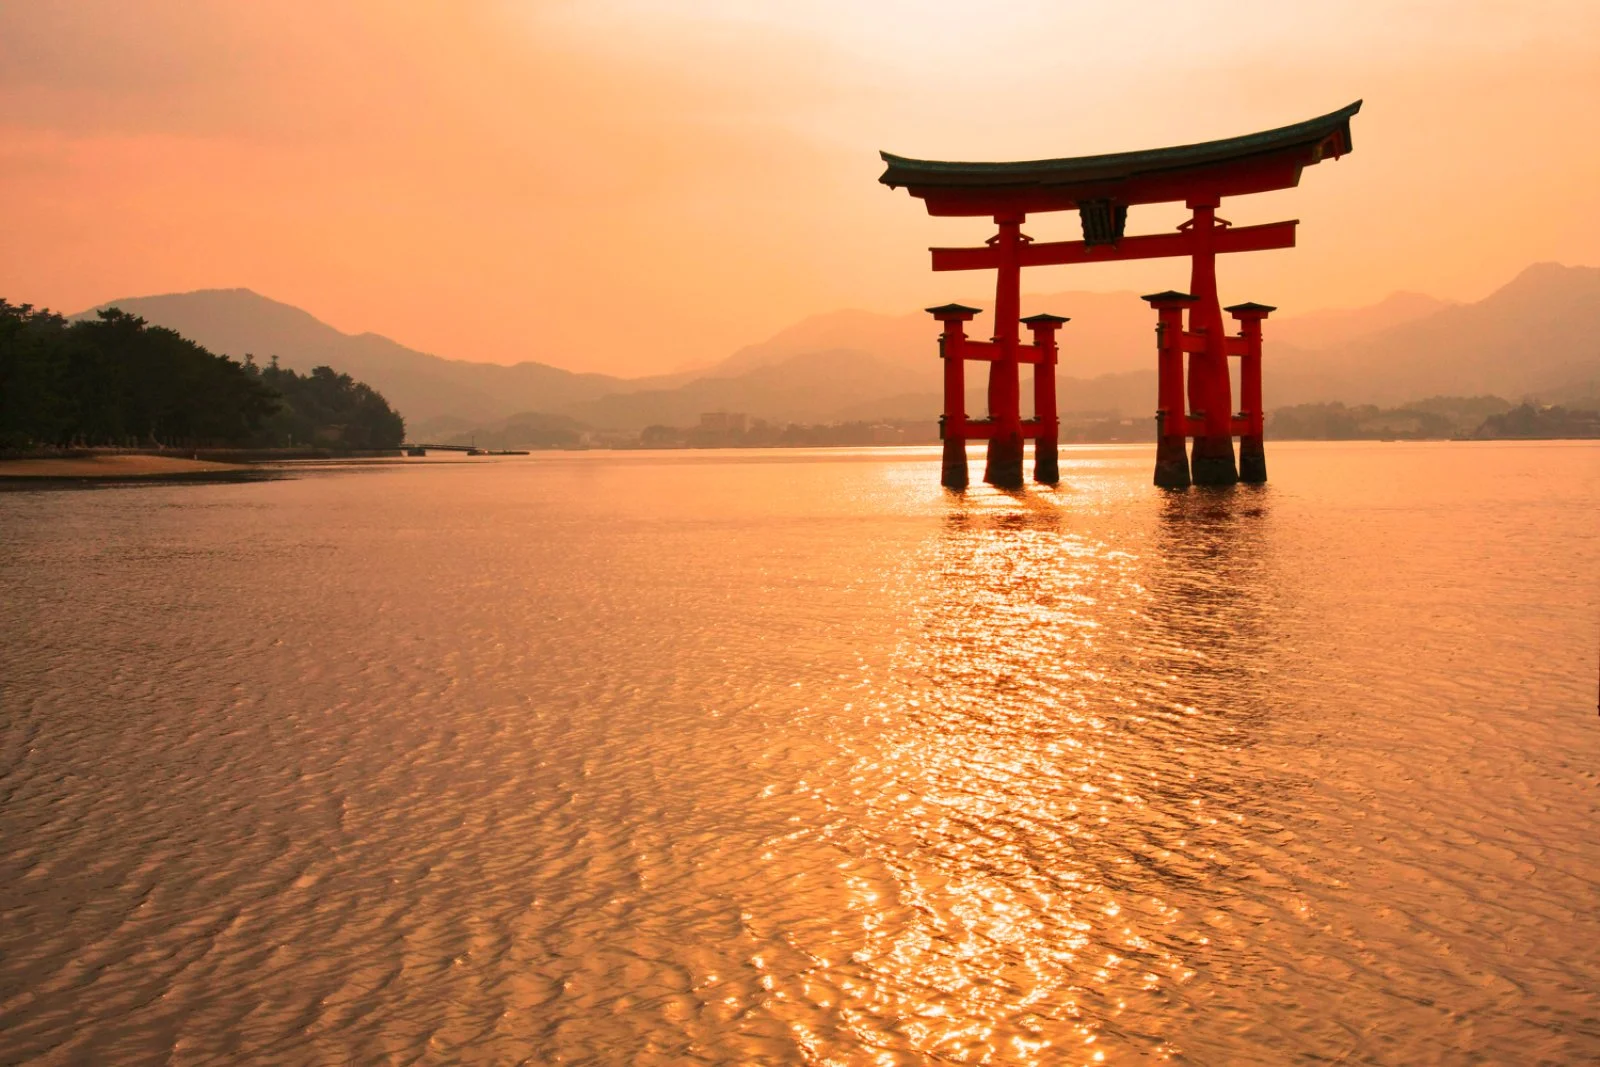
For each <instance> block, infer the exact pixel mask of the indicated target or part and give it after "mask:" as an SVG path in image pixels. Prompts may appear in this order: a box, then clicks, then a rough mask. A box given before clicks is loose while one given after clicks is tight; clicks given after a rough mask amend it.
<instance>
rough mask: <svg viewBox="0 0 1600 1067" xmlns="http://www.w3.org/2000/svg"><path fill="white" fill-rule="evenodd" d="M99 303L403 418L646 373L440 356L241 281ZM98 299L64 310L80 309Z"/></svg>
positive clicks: (626, 385)
mask: <svg viewBox="0 0 1600 1067" xmlns="http://www.w3.org/2000/svg"><path fill="white" fill-rule="evenodd" d="M106 307H120V308H121V309H122V310H124V311H126V312H128V313H129V314H133V315H141V316H143V317H144V318H145V319H147V320H149V321H150V322H152V323H155V324H157V325H160V326H166V327H168V328H170V329H174V330H177V331H178V332H179V333H181V334H183V335H184V336H185V337H189V338H191V339H193V340H195V341H198V342H199V343H200V344H202V345H204V346H205V347H206V348H209V349H210V350H211V351H213V352H216V353H219V354H221V355H227V356H232V357H233V358H235V359H243V358H244V357H245V355H246V354H253V355H254V356H255V357H256V359H257V360H258V361H259V362H266V360H267V359H268V358H269V357H271V356H277V357H278V359H279V361H280V362H281V363H282V364H283V365H284V366H286V367H288V368H290V369H291V370H295V371H299V372H301V373H305V372H308V371H310V370H311V368H312V367H315V366H317V365H319V364H326V365H328V366H330V367H333V368H334V369H336V370H339V371H341V372H343V373H345V374H349V375H351V376H352V377H354V378H357V379H360V380H361V381H364V382H367V383H368V384H370V385H372V386H373V387H374V388H376V389H377V390H378V391H379V392H381V393H382V394H383V395H384V396H385V397H386V398H387V399H388V400H389V402H390V403H391V404H393V405H394V406H395V408H397V409H398V410H399V411H401V412H402V413H404V414H405V416H406V418H407V419H408V420H409V421H410V422H411V423H412V424H415V423H416V422H418V421H423V420H427V419H430V418H436V417H439V416H454V417H457V418H460V419H466V420H471V421H476V420H487V419H495V418H499V417H501V416H503V415H507V414H510V413H511V412H514V411H527V410H550V409H552V408H557V407H563V406H565V405H567V404H572V403H577V402H579V401H582V400H588V399H593V398H595V397H599V396H604V395H606V394H608V393H613V392H618V391H623V390H627V389H631V388H638V387H642V386H644V385H647V384H649V383H650V382H651V379H633V380H626V379H622V378H613V377H610V376H608V375H604V374H577V373H574V372H572V371H568V370H562V369H561V368H559V367H552V366H549V365H547V364H543V363H533V362H528V363H517V364H514V365H512V366H504V365H502V364H498V363H472V362H468V361H465V360H454V359H442V358H440V357H438V356H433V355H429V354H427V353H424V352H418V351H416V350H415V349H411V348H407V347H406V346H404V345H402V344H399V343H398V342H395V341H392V340H390V339H389V338H387V337H384V336H382V335H380V334H375V333H361V334H347V333H343V332H341V331H339V330H336V329H334V328H333V327H332V326H329V325H328V324H327V323H325V322H322V321H321V320H319V319H317V318H315V317H313V316H312V315H311V314H309V313H308V312H305V311H302V310H300V309H299V308H297V307H294V306H292V305H290V304H284V303H281V302H279V301H277V300H272V299H270V298H268V297H264V296H262V295H260V294H259V293H255V292H252V291H251V290H249V289H201V290H198V291H196V292H192V293H170V294H166V295H163V296H142V297H130V298H126V299H122V300H111V301H108V302H106V303H105V304H101V305H99V308H106ZM99 308H91V309H90V310H89V311H85V312H82V313H81V314H79V315H75V316H73V317H74V318H84V317H87V316H89V315H92V314H93V313H94V312H95V311H96V310H99ZM663 380H667V381H670V380H671V379H663Z"/></svg>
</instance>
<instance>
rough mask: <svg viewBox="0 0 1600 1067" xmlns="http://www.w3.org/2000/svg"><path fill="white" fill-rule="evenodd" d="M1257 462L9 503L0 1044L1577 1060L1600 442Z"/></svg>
mask: <svg viewBox="0 0 1600 1067" xmlns="http://www.w3.org/2000/svg"><path fill="white" fill-rule="evenodd" d="M1268 460H1269V463H1270V467H1271V474H1272V477H1273V482H1272V484H1271V485H1269V486H1266V487H1264V488H1255V489H1250V488H1239V489H1235V490H1231V491H1191V492H1189V493H1186V494H1177V495H1166V494H1162V493H1160V492H1158V491H1156V490H1154V489H1152V488H1151V487H1150V485H1149V484H1148V482H1149V479H1150V467H1151V462H1152V459H1151V454H1150V451H1149V449H1147V448H1129V449H1118V448H1084V449H1069V450H1067V452H1066V454H1065V456H1064V459H1063V472H1064V478H1065V481H1064V484H1063V485H1062V486H1061V487H1060V488H1059V489H1058V490H1054V491H1048V490H1040V489H1029V490H1028V491H1027V492H1025V493H1022V494H1018V495H1007V494H1003V493H998V492H994V491H991V490H988V489H984V488H978V489H974V490H973V491H971V492H969V493H967V494H966V495H964V496H952V495H947V494H946V493H944V492H943V491H942V490H940V489H939V488H938V486H937V484H936V482H937V478H938V469H937V468H938V464H937V459H936V456H935V455H934V453H933V451H932V450H905V451H863V452H855V453H852V452H793V451H785V452H770V453H753V452H722V453H687V452H679V453H656V454H649V453H644V454H638V453H635V454H602V453H592V454H556V455H544V456H535V457H529V458H526V459H500V460H474V461H467V462H434V461H432V460H428V461H409V462H404V463H393V464H379V465H367V466H351V467H345V468H331V469H326V470H319V471H308V472H303V473H297V474H295V475H293V476H290V477H286V478H284V479H281V480H274V481H266V482H257V483H251V484H225V485H151V486H141V487H135V488H108V489H101V490H94V491H82V490H78V491H71V490H68V491H60V490H55V491H28V492H10V493H4V494H0V540H3V552H0V1062H5V1063H13V1062H23V1061H29V1062H32V1061H37V1062H40V1063H47V1064H48V1063H89V1064H108V1063H119V1064H122V1063H173V1064H189V1063H214V1062H240V1061H248V1062H269V1063H330V1064H331V1063H485V1064H488V1063H495V1064H499V1063H519V1062H526V1063H600V1064H612V1063H615V1064H680V1063H718V1064H722V1063H729V1064H766V1063H773V1064H781V1063H808V1064H842V1065H843V1064H923V1063H929V1064H934V1063H937V1064H944V1063H990V1064H1080V1063H1082V1064H1097V1063H1112V1064H1116V1063H1125V1064H1126V1063H1144V1062H1151V1061H1160V1060H1168V1061H1171V1062H1174V1063H1197V1064H1250V1063H1261V1064H1284V1063H1383V1064H1429V1063H1439V1064H1465V1063H1516V1064H1539V1063H1548V1064H1577V1063H1591V1062H1595V1061H1596V1060H1600V718H1597V717H1596V707H1595V704H1596V688H1597V684H1600V683H1597V675H1600V671H1597V665H1596V654H1597V647H1600V606H1597V605H1600V446H1596V445H1594V444H1588V445H1584V444H1569V443H1539V444H1348V445H1346V444H1338V445H1335V444H1304V445H1297V444H1274V445H1271V447H1270V451H1269V454H1268ZM977 466H978V464H977V461H976V459H975V460H974V469H975V470H976V469H977Z"/></svg>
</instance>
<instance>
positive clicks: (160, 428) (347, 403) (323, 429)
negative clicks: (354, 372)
mask: <svg viewBox="0 0 1600 1067" xmlns="http://www.w3.org/2000/svg"><path fill="white" fill-rule="evenodd" d="M405 432H406V431H405V421H404V420H403V419H402V418H401V417H400V415H399V413H397V412H396V411H394V410H393V409H392V408H391V407H390V406H389V404H388V402H387V401H386V400H385V399H384V398H383V397H382V395H380V394H379V393H378V392H377V391H376V390H375V389H373V388H372V387H370V386H368V385H366V384H365V383H362V382H358V381H355V380H354V379H352V378H351V377H350V376H349V375H347V374H340V373H338V372H337V371H335V370H333V369H332V368H330V367H325V366H324V367H315V368H313V369H312V371H311V373H310V374H306V375H301V374H297V373H295V372H294V371H292V370H289V369H287V368H284V367H280V366H279V365H278V360H277V357H275V356H274V357H273V358H272V360H271V361H270V362H269V363H268V364H267V365H266V366H264V367H263V366H259V365H257V364H256V362H255V360H254V358H253V357H251V356H249V355H246V356H245V358H244V361H243V362H236V361H234V360H232V359H229V358H228V357H227V356H219V355H215V354H213V353H211V352H209V351H207V350H206V349H205V348H203V347H202V346H200V345H198V344H196V343H195V342H194V341H191V340H189V339H188V338H186V337H183V336H182V335H180V334H179V333H178V332H177V331H175V330H169V329H165V328H163V327H160V326H152V325H150V324H149V323H147V322H146V321H145V320H144V319H142V318H140V317H138V316H136V315H128V314H125V313H124V312H122V311H120V310H118V309H116V308H110V309H107V310H104V311H101V312H99V313H98V314H97V316H96V317H95V318H93V319H88V320H80V321H76V322H71V321H68V320H67V319H66V318H64V317H63V316H61V315H57V314H54V313H52V312H50V311H45V310H36V309H34V308H33V307H32V305H29V304H22V305H16V304H11V303H9V302H8V301H5V300H0V451H4V452H9V453H19V452H29V451H33V452H48V451H51V450H61V449H71V448H92V447H97V446H98V447H120V448H124V449H133V450H138V451H150V450H155V451H157V452H159V451H161V450H164V449H196V448H252V449H258V448H285V447H289V448H292V447H296V446H299V447H307V446H314V447H324V448H331V449H335V450H339V451H358V450H368V449H393V448H397V447H399V445H400V443H401V441H403V440H404V439H405Z"/></svg>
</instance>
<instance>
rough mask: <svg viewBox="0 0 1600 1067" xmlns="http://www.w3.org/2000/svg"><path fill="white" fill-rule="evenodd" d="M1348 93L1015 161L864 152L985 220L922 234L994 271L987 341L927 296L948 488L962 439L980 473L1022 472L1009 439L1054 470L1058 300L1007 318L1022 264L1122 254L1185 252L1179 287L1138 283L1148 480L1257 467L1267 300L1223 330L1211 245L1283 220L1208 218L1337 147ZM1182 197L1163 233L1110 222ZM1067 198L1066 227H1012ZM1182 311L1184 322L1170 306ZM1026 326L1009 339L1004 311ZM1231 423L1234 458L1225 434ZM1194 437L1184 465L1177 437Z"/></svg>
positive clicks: (1048, 474) (1261, 468) (959, 462)
mask: <svg viewBox="0 0 1600 1067" xmlns="http://www.w3.org/2000/svg"><path fill="white" fill-rule="evenodd" d="M1360 110H1361V101H1359V100H1358V101H1356V102H1355V103H1353V104H1351V105H1350V106H1349V107H1345V108H1341V109H1340V110H1338V111H1335V112H1332V113H1330V114H1327V115H1323V116H1322V117H1320V118H1315V119H1311V120H1309V121H1307V122H1301V123H1297V124H1296V125H1293V126H1284V127H1282V128H1281V129H1276V130H1268V131H1265V132H1263V133H1253V134H1249V135H1246V136H1244V137H1231V138H1228V139H1226V140H1221V141H1207V142H1205V143H1203V144H1193V145H1182V146H1179V147H1175V148H1157V149H1151V150H1148V151H1143V152H1119V153H1115V154H1112V155H1102V156H1078V157H1075V158H1071V159H1047V160H1036V161H1032V162H1022V163H949V162H939V161H934V160H923V159H906V158H903V157H901V156H894V155H890V154H889V153H887V152H882V153H879V154H880V155H881V156H882V157H883V160H884V162H885V163H887V164H888V169H887V170H885V171H884V173H883V176H882V177H880V178H879V179H878V180H879V181H880V182H882V183H883V184H885V185H888V186H890V187H891V188H904V189H906V190H907V191H908V192H909V193H910V194H911V195H912V196H914V197H917V198H919V199H921V200H922V201H923V202H924V203H925V204H926V206H927V209H928V214H930V215H988V216H991V217H992V218H993V219H994V221H995V224H996V226H998V227H999V232H997V233H996V234H995V235H994V236H993V237H991V238H989V240H988V242H987V243H986V245H985V246H984V247H982V248H935V249H933V250H932V252H933V269H934V270H936V271H943V270H993V271H995V272H996V275H997V276H996V282H995V332H994V336H993V338H992V339H991V340H989V341H987V342H983V341H974V340H970V339H969V338H968V337H967V336H966V332H965V327H964V324H965V323H966V322H967V321H969V320H970V319H971V318H972V317H973V316H974V315H976V314H978V310H979V309H977V308H969V307H963V306H962V305H960V304H946V305H944V306H942V307H936V308H929V309H928V311H929V313H930V314H932V315H933V316H934V317H935V318H936V319H938V320H939V321H940V322H941V323H942V324H943V326H944V332H943V334H942V335H941V337H940V341H939V344H940V355H941V356H942V357H943V359H944V361H945V374H944V397H945V403H944V408H945V410H944V416H943V418H942V419H941V427H942V433H943V437H944V473H943V477H942V479H941V480H942V482H943V484H944V485H946V486H948V487H950V488H953V489H964V488H966V485H967V454H966V443H967V441H968V440H971V439H977V440H987V441H988V442H989V448H988V461H987V463H986V464H985V469H984V476H983V477H984V481H986V482H989V483H991V484H993V485H998V486H1003V487H1007V488H1020V487H1021V486H1022V452H1023V440H1024V439H1026V438H1030V437H1031V438H1033V440H1034V471H1033V477H1034V480H1035V481H1039V482H1044V483H1047V484H1055V483H1056V482H1057V481H1058V480H1059V477H1060V475H1059V470H1058V461H1057V447H1058V443H1059V440H1060V421H1059V419H1058V417H1057V414H1056V397H1055V392H1056V384H1055V365H1056V357H1057V347H1056V341H1055V334H1056V330H1057V329H1058V328H1059V327H1060V326H1061V325H1062V324H1063V323H1065V322H1067V321H1068V320H1067V319H1065V318H1062V317H1060V316H1057V315H1034V316H1031V317H1029V318H1027V319H1019V318H1018V314H1019V311H1020V304H1021V283H1022V268H1023V267H1038V266H1046V265H1057V264H1071V263H1107V262H1112V261H1116V260H1125V259H1155V258H1162V257H1166V256H1188V257H1189V259H1190V263H1191V268H1190V280H1189V292H1187V293H1179V292H1171V291H1169V292H1164V293H1154V294H1151V295H1150V296H1147V297H1145V299H1146V300H1147V301H1149V302H1150V304H1151V306H1152V307H1153V308H1155V309H1156V312H1157V316H1158V325H1157V338H1158V341H1157V346H1158V367H1159V378H1160V387H1159V397H1158V401H1157V402H1158V404H1159V405H1160V406H1159V408H1158V410H1157V412H1156V419H1157V442H1158V443H1157V446H1156V472H1155V483H1156V484H1157V485H1159V486H1163V487H1167V488H1183V487H1186V486H1188V485H1189V484H1190V483H1191V480H1192V481H1193V483H1194V484H1197V485H1230V484H1232V483H1234V482H1237V481H1239V480H1241V479H1243V480H1244V481H1248V482H1264V481H1266V480H1267V466H1266V454H1265V451H1264V450H1263V447H1262V418H1263V416H1262V409H1261V322H1262V320H1263V319H1265V318H1266V317H1267V315H1268V314H1269V313H1271V312H1272V311H1274V310H1276V309H1275V308H1272V307H1269V306H1267V305H1265V304H1235V305H1233V306H1232V307H1229V308H1227V309H1226V310H1227V311H1228V312H1230V313H1231V314H1232V316H1233V318H1234V319H1236V320H1238V322H1239V323H1240V325H1241V330H1240V332H1239V334H1238V335H1237V336H1232V337H1230V336H1227V335H1226V334H1225V333H1224V328H1223V320H1222V312H1223V310H1224V309H1223V308H1222V307H1221V303H1220V301H1219V299H1218V297H1217V256H1218V255H1219V254H1221V253H1227V252H1258V251H1262V250H1265V249H1271V248H1293V247H1294V243H1295V226H1296V225H1297V222H1298V220H1291V221H1289V222H1273V223H1268V224H1266V225H1264V226H1239V227H1235V226H1233V225H1232V223H1229V222H1228V221H1226V220H1225V219H1220V218H1218V217H1217V207H1218V206H1219V204H1220V203H1221V201H1222V198H1223V197H1225V196H1240V195H1244V194H1247V193H1261V192H1267V191H1269V190H1273V189H1287V188H1290V187H1292V186H1295V185H1298V184H1299V183H1300V172H1301V170H1302V169H1304V168H1305V167H1307V166H1310V165H1311V164H1314V163H1317V162H1320V161H1321V160H1322V159H1324V158H1327V157H1329V156H1332V157H1334V158H1338V157H1339V156H1341V155H1344V154H1345V153H1346V152H1349V151H1350V149H1351V147H1352V145H1351V141H1350V119H1351V117H1352V116H1354V115H1355V114H1356V112H1358V111H1360ZM1169 201H1182V202H1183V203H1184V204H1185V205H1186V206H1187V207H1188V208H1189V210H1190V211H1191V212H1193V215H1192V217H1191V218H1190V219H1189V220H1188V221H1186V222H1185V223H1184V224H1183V225H1181V226H1179V227H1178V231H1177V232H1176V233H1165V234H1149V235H1144V236H1137V237H1128V236H1125V235H1124V232H1123V231H1124V229H1125V226H1126V223H1127V219H1128V208H1129V206H1130V205H1133V204H1157V203H1166V202H1169ZM1071 210H1076V211H1077V212H1078V214H1079V217H1080V219H1081V221H1082V224H1083V240H1081V241H1049V242H1036V241H1034V240H1033V239H1032V238H1030V237H1028V236H1027V235H1026V234H1024V233H1023V232H1022V224H1023V222H1024V221H1026V219H1027V217H1028V215H1029V214H1036V213H1040V212H1047V211H1071ZM1185 308H1187V309H1188V312H1189V321H1188V328H1187V329H1185V328H1184V325H1183V312H1184V309H1185ZM1020 325H1026V326H1028V328H1029V330H1030V332H1031V333H1032V335H1033V341H1032V343H1031V344H1023V343H1022V342H1021V339H1020V337H1019V332H1020V331H1019V328H1018V327H1019V326H1020ZM1185 353H1187V354H1188V355H1189V370H1188V403H1187V404H1185V403H1184V381H1183V378H1184V374H1183V357H1184V355H1185ZM1229 356H1238V357H1240V361H1241V362H1240V379H1241V387H1240V407H1241V408H1243V410H1242V411H1241V412H1239V413H1237V414H1235V413H1234V412H1233V410H1232V408H1233V389H1232V383H1231V381H1230V378H1229V374H1228V357H1229ZM967 360H981V361H984V362H987V363H988V364H989V416H988V418H986V419H969V418H967V416H966V394H965V389H966V377H965V369H964V364H965V361H967ZM1023 363H1032V364H1034V417H1033V418H1032V419H1028V420H1024V419H1023V418H1022V417H1021V409H1020V405H1019V401H1020V393H1021V382H1020V375H1019V367H1020V365H1021V364H1023ZM1235 436H1237V437H1239V438H1240V449H1239V466H1238V467H1237V468H1236V467H1235V466H1234V456H1233V438H1234V437H1235ZM1190 437H1192V438H1194V456H1193V471H1192V475H1191V469H1190V458H1189V456H1188V455H1186V453H1185V447H1184V446H1185V441H1186V439H1188V438H1190Z"/></svg>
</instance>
